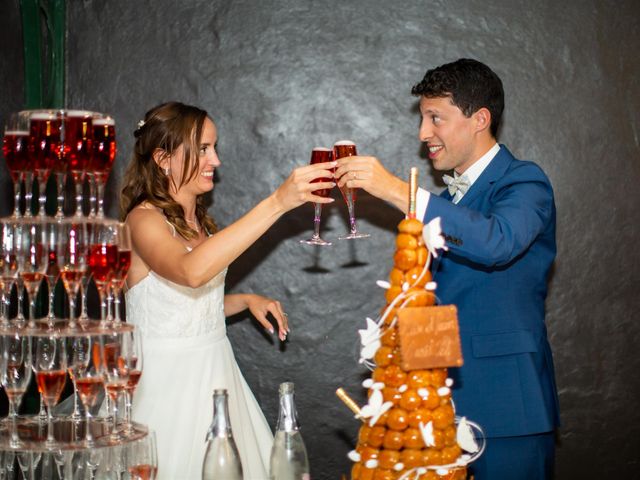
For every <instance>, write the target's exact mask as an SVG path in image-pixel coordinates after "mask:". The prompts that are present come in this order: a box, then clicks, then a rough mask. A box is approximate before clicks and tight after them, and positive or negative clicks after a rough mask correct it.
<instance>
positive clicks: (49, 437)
mask: <svg viewBox="0 0 640 480" xmlns="http://www.w3.org/2000/svg"><path fill="white" fill-rule="evenodd" d="M47 413H48V415H47V442H46V443H47V445H55V443H56V439H55V437H54V436H53V413H52V412H51V407H50V406H49V405H47Z"/></svg>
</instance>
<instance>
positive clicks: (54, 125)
mask: <svg viewBox="0 0 640 480" xmlns="http://www.w3.org/2000/svg"><path fill="white" fill-rule="evenodd" d="M60 123H61V121H60V118H59V117H57V116H56V115H55V114H53V113H47V112H35V113H32V114H31V130H30V136H29V153H30V154H31V158H32V161H33V169H34V170H35V172H36V175H37V177H38V180H39V181H40V182H41V183H42V182H46V181H47V179H48V178H49V174H50V173H51V169H52V168H54V166H55V165H56V162H57V160H58V158H59V154H60Z"/></svg>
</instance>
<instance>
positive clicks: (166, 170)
mask: <svg viewBox="0 0 640 480" xmlns="http://www.w3.org/2000/svg"><path fill="white" fill-rule="evenodd" d="M169 172H171V170H169V167H166V168H164V174H165V175H166V176H167V177H168V176H169Z"/></svg>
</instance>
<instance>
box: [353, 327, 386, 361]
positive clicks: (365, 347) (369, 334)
mask: <svg viewBox="0 0 640 480" xmlns="http://www.w3.org/2000/svg"><path fill="white" fill-rule="evenodd" d="M358 333H359V334H360V343H361V344H362V348H361V349H360V363H364V362H365V361H366V360H369V359H372V358H373V357H374V356H375V354H376V352H377V351H378V348H380V345H381V343H380V327H379V326H378V324H377V323H376V322H374V321H373V320H371V319H370V318H369V317H367V328H366V329H363V330H358Z"/></svg>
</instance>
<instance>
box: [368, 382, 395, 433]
mask: <svg viewBox="0 0 640 480" xmlns="http://www.w3.org/2000/svg"><path fill="white" fill-rule="evenodd" d="M382 400H383V399H382V392H381V391H380V390H373V393H372V394H371V396H370V397H369V403H367V404H366V405H365V406H364V407H362V409H361V410H360V416H361V417H362V418H369V419H370V420H369V426H370V427H373V426H374V425H375V424H376V422H377V421H378V419H379V418H380V417H381V416H382V415H384V413H385V412H386V411H387V410H389V409H390V408H391V407H392V406H393V403H392V402H384V403H383V402H382Z"/></svg>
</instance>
